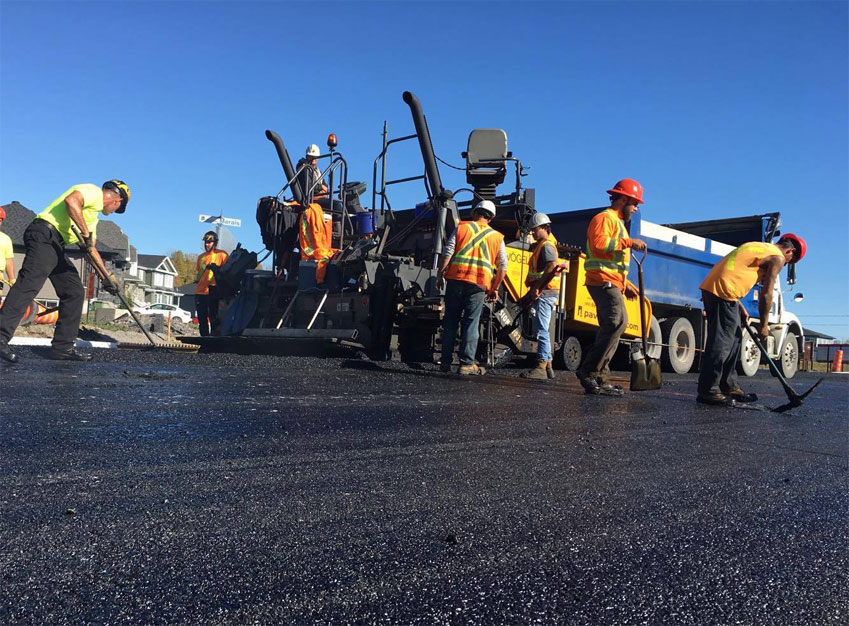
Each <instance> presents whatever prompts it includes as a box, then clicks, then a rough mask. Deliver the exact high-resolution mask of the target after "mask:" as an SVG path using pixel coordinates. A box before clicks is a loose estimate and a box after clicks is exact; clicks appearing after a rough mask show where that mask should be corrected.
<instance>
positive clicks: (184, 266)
mask: <svg viewBox="0 0 849 626" xmlns="http://www.w3.org/2000/svg"><path fill="white" fill-rule="evenodd" d="M168 256H169V257H171V262H172V263H173V264H174V268H175V269H176V270H177V276H176V278H175V279H174V286H175V287H180V286H182V285H188V284H189V283H193V282H195V275H196V272H195V267H196V264H197V260H198V255H197V254H196V253H194V252H183V251H182V250H174V251H172V252H170V253H168Z"/></svg>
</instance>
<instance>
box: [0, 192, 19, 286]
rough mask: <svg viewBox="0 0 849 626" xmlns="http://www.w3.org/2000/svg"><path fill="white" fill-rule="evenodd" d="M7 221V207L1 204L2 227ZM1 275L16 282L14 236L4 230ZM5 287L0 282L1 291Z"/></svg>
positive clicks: (0, 249)
mask: <svg viewBox="0 0 849 626" xmlns="http://www.w3.org/2000/svg"><path fill="white" fill-rule="evenodd" d="M5 221H6V209H4V208H3V207H2V206H0V228H2V227H3V222H5ZM0 276H2V277H3V279H4V280H6V281H7V282H10V283H14V282H15V250H14V248H13V247H12V238H11V237H9V235H7V234H6V233H4V232H0ZM3 287H4V285H3V283H0V291H3Z"/></svg>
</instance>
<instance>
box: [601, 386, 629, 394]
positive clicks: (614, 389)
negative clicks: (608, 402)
mask: <svg viewBox="0 0 849 626" xmlns="http://www.w3.org/2000/svg"><path fill="white" fill-rule="evenodd" d="M598 389H599V391H600V392H601V393H602V395H605V396H624V395H625V388H624V387H620V386H619V385H611V384H610V383H604V384H601V385H599V386H598Z"/></svg>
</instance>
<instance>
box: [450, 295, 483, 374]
mask: <svg viewBox="0 0 849 626" xmlns="http://www.w3.org/2000/svg"><path fill="white" fill-rule="evenodd" d="M485 299H486V291H484V289H483V287H481V286H479V285H476V284H474V283H467V282H466V281H464V280H450V279H449V280H447V281H445V317H444V318H443V320H442V364H443V365H450V364H451V361H452V356H453V355H454V340H455V339H457V324H460V326H461V329H460V365H474V364H475V352H477V348H478V326H479V324H480V319H481V311H483V303H484V300H485ZM461 315H462V318H461Z"/></svg>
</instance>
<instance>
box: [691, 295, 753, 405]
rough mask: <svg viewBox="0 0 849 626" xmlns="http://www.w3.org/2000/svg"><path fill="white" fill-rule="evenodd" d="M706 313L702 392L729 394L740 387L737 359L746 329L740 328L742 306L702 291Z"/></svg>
mask: <svg viewBox="0 0 849 626" xmlns="http://www.w3.org/2000/svg"><path fill="white" fill-rule="evenodd" d="M702 302H704V303H705V313H706V314H707V340H706V341H705V352H704V354H703V355H702V363H701V366H700V367H699V393H700V394H708V393H717V392H721V393H727V392H729V391H733V390H735V389H739V387H740V386H739V385H738V384H737V359H738V358H739V357H740V344H741V343H742V341H743V331H742V329H741V327H740V305H739V304H738V303H737V301H736V300H734V301H733V302H730V301H728V300H723V299H722V298H717V297H716V296H715V295H713V294H712V293H710V292H708V291H704V290H702Z"/></svg>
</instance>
